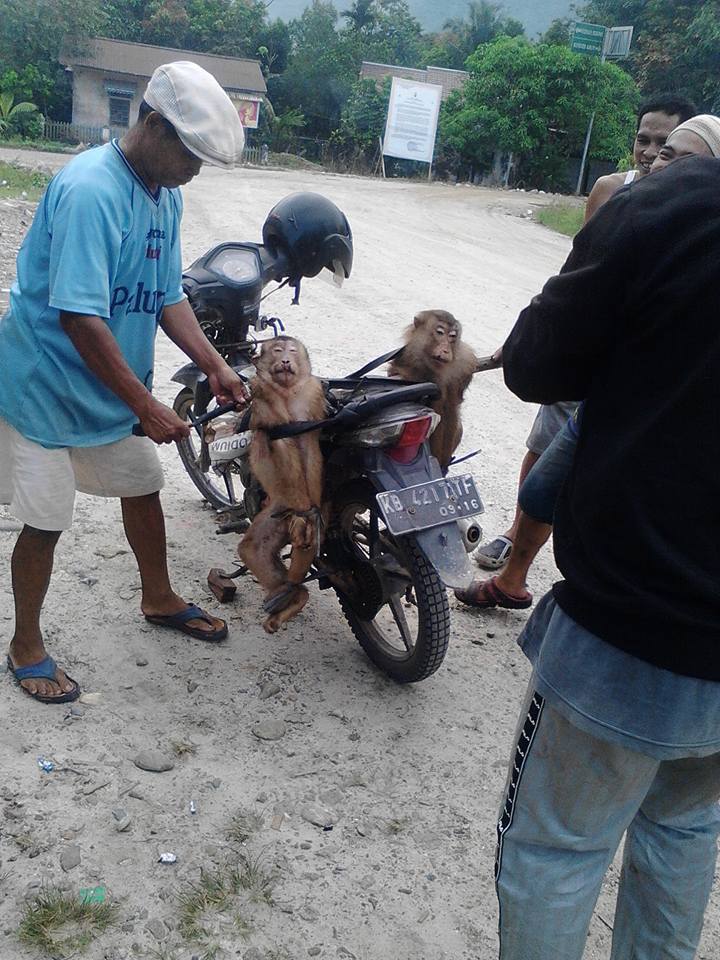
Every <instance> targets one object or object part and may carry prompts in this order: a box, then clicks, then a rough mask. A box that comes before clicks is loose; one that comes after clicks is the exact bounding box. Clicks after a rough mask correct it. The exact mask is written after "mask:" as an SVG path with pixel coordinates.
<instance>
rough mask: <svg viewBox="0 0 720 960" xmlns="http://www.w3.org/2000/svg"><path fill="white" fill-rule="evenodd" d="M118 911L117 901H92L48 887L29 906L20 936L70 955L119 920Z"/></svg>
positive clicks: (56, 953)
mask: <svg viewBox="0 0 720 960" xmlns="http://www.w3.org/2000/svg"><path fill="white" fill-rule="evenodd" d="M116 912H117V908H116V907H115V905H114V904H110V903H90V902H88V901H87V900H81V899H80V898H79V897H78V896H77V895H72V894H68V893H63V892H62V891H61V890H58V889H55V888H52V887H48V888H47V889H46V890H43V892H42V893H40V894H39V896H37V897H36V898H35V899H34V900H33V901H32V902H31V903H29V904H28V905H27V906H26V907H25V911H24V914H23V918H22V920H21V922H20V927H19V929H18V937H19V939H20V942H21V943H25V944H28V945H29V946H32V947H36V948H38V949H40V950H43V951H44V952H45V953H47V954H49V955H50V956H51V957H67V956H70V955H71V954H73V953H77V952H80V951H83V950H85V949H86V948H87V947H88V946H89V945H90V944H91V943H92V941H93V940H94V939H95V938H96V937H97V936H99V934H101V933H102V932H103V931H104V930H106V929H107V928H108V927H109V926H110V925H111V924H112V923H113V922H114V921H115V918H116Z"/></svg>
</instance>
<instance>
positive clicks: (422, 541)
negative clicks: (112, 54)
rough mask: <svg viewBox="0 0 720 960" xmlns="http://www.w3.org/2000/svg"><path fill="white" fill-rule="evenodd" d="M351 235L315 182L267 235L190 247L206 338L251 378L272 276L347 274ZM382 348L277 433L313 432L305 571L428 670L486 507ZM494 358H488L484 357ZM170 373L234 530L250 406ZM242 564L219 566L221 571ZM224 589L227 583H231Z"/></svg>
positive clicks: (273, 321)
mask: <svg viewBox="0 0 720 960" xmlns="http://www.w3.org/2000/svg"><path fill="white" fill-rule="evenodd" d="M351 266H352V235H351V233H350V228H349V225H348V224H347V221H346V219H345V217H344V215H343V214H342V213H341V212H340V211H339V210H338V209H337V207H335V206H334V205H333V204H331V203H330V201H328V200H326V199H325V198H323V197H320V196H319V195H315V194H297V195H293V196H292V197H289V198H286V199H285V200H284V201H281V203H280V204H278V205H277V206H276V207H274V208H273V210H272V211H271V212H270V214H269V216H268V219H267V220H266V222H265V225H264V227H263V243H261V244H259V243H222V244H220V245H218V246H216V247H213V248H212V249H211V250H209V251H208V252H207V253H206V254H204V255H203V256H202V257H200V258H199V259H198V260H196V261H195V262H194V263H193V264H192V265H191V266H190V267H189V268H188V270H187V271H186V272H185V273H184V275H183V287H184V289H185V292H186V294H187V296H188V300H189V302H190V304H191V306H192V308H193V310H194V312H195V315H196V316H197V318H198V321H199V323H200V325H201V327H202V329H203V331H204V333H205V335H206V336H207V337H208V339H209V340H210V341H211V342H212V343H213V344H214V346H215V347H216V348H217V349H218V351H219V352H220V353H221V354H222V355H223V357H224V358H225V359H226V360H227V361H228V363H230V365H231V366H232V367H233V368H234V369H235V370H236V371H237V373H238V374H239V375H240V376H241V377H242V378H244V379H246V380H248V381H251V379H252V377H253V375H254V372H255V371H254V367H253V365H252V362H251V358H252V355H253V353H254V351H255V348H256V340H255V338H254V337H253V336H250V334H249V330H250V327H251V326H252V327H253V328H254V330H255V332H256V333H262V332H265V331H267V330H268V329H269V328H272V329H273V330H274V332H275V333H277V332H278V330H279V329H284V327H283V326H282V324H281V321H279V320H278V319H277V318H270V319H268V318H267V317H265V316H262V315H261V314H260V305H261V297H262V291H263V289H264V288H265V286H266V285H267V284H268V283H269V282H271V281H273V280H274V281H277V282H279V283H280V284H281V285H282V286H284V285H287V284H289V285H292V286H294V287H295V301H297V299H298V297H299V292H300V282H301V279H302V278H303V277H307V276H316V275H317V273H319V272H320V270H322V269H323V268H328V269H330V270H331V271H332V272H333V273H334V274H335V276H336V277H338V276H339V277H340V278H341V279H345V278H347V277H348V276H349V275H350V269H351ZM387 359H389V356H386V357H381V358H378V360H377V361H374V362H373V363H370V364H367V365H366V366H365V367H363V368H361V369H360V370H359V371H356V372H355V373H354V374H351V375H349V376H347V377H342V378H337V379H327V380H324V381H323V385H324V387H325V393H326V398H327V406H328V416H327V417H326V419H325V420H323V421H321V422H319V423H300V424H286V425H282V426H279V427H276V428H273V432H272V436H274V437H277V438H279V437H287V436H297V435H298V434H299V433H302V432H305V431H309V430H320V431H321V437H320V440H321V449H322V452H323V457H324V465H325V491H324V503H325V508H326V513H327V526H326V528H325V530H324V536H323V543H322V547H321V550H320V553H319V555H318V557H317V558H316V560H315V563H314V566H313V569H312V572H311V574H310V575H309V577H308V581H310V580H315V581H317V582H318V585H319V587H320V589H333V590H334V591H335V593H336V594H337V597H338V600H339V602H340V606H341V609H342V611H343V614H344V616H345V618H346V620H347V622H348V624H349V626H350V629H351V630H352V632H353V634H354V635H355V637H356V639H357V640H358V642H359V643H360V645H361V646H362V647H363V649H364V650H365V652H366V654H367V655H368V657H369V658H370V659H371V660H372V661H373V663H375V664H376V666H378V667H379V668H380V669H381V670H383V671H384V672H385V673H386V674H387V675H388V676H390V677H392V678H393V679H395V680H396V681H398V682H400V683H409V682H417V681H420V680H423V679H425V678H427V677H429V676H430V675H431V674H433V673H434V672H435V671H436V670H437V669H438V667H439V666H440V664H441V663H442V661H443V658H444V656H445V653H446V650H447V647H448V642H449V637H450V609H449V604H448V599H447V593H446V587H452V588H463V587H466V586H467V585H468V584H469V583H470V581H471V580H472V578H473V572H472V569H471V567H470V564H469V562H468V557H467V553H468V551H469V550H470V549H472V548H473V547H474V546H475V545H476V543H477V542H478V541H479V539H480V537H481V531H480V528H479V527H478V525H477V522H476V521H475V517H477V516H478V515H479V514H481V513H482V512H483V510H484V508H483V504H482V500H481V498H480V495H479V493H478V491H477V489H476V486H475V482H474V480H473V478H472V477H471V476H470V475H469V474H461V475H459V476H443V473H442V471H441V469H440V466H439V464H438V462H437V461H436V460H435V458H434V457H433V456H432V455H431V454H430V452H429V449H428V444H427V440H428V437H429V436H430V434H431V433H432V430H433V429H434V428H435V426H436V425H437V422H438V420H439V417H438V415H437V414H436V413H435V412H434V411H433V410H432V408H431V407H430V406H429V404H430V402H431V401H432V399H433V398H434V397H436V396H437V394H438V388H437V386H436V385H435V384H434V383H421V384H415V383H412V384H411V383H404V382H403V381H400V380H390V379H388V378H386V377H378V376H372V375H369V374H370V373H371V371H372V370H373V369H376V368H377V366H379V365H380V364H381V363H382V362H384V361H385V360H387ZM493 365H494V364H492V363H491V362H490V361H489V360H488V363H487V364H486V368H487V369H491V368H492V366H493ZM173 380H174V381H176V382H178V383H180V384H181V385H182V389H181V391H180V392H179V394H178V395H177V397H176V399H175V403H174V409H175V411H176V412H177V413H178V415H179V416H180V417H182V418H183V419H185V420H188V421H189V422H190V423H191V424H192V425H193V427H194V429H193V430H191V435H190V437H189V438H187V439H185V440H182V441H180V442H179V443H178V444H177V447H178V452H179V455H180V458H181V460H182V462H183V465H184V467H185V469H186V471H187V473H188V475H189V476H190V478H191V479H192V481H193V483H194V484H195V486H196V487H197V488H198V490H199V491H200V493H201V494H202V495H203V497H204V498H205V499H206V500H207V501H208V503H210V504H211V505H212V506H213V507H215V508H216V509H218V510H221V511H224V512H225V513H226V514H228V515H229V516H230V518H231V519H230V522H229V523H228V524H226V525H225V529H226V530H229V529H242V528H243V525H245V526H247V524H248V522H249V521H252V519H253V518H254V517H255V516H256V515H257V513H258V512H259V511H260V509H261V504H262V501H263V498H264V494H263V491H262V490H261V489H260V487H259V485H258V483H257V481H256V479H255V478H254V477H253V475H252V472H251V470H250V461H249V456H248V450H249V445H250V440H251V436H252V435H251V432H250V431H249V430H248V422H249V411H245V412H244V413H242V414H239V413H237V412H233V411H232V410H230V409H229V408H215V407H214V399H213V397H212V395H211V393H210V390H209V387H208V383H207V380H206V378H205V376H204V375H203V374H202V372H201V371H200V370H199V369H198V368H197V367H196V366H195V365H194V364H192V363H188V364H186V365H185V366H183V367H182V368H181V369H179V370H178V371H177V372H176V373H175V375H174V376H173ZM242 572H244V569H243V568H239V569H238V570H236V571H234V572H233V573H231V574H223V575H222V577H223V578H224V582H225V583H226V584H227V583H228V582H229V581H230V580H231V578H234V577H235V576H238V575H240V574H241V573H242ZM231 592H232V591H231Z"/></svg>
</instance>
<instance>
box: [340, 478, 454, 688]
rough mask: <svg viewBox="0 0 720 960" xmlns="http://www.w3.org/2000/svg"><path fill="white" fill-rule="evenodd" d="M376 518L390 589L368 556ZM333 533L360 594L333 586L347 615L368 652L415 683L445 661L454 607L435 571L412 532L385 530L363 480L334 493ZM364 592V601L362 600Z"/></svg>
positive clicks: (393, 674) (390, 671)
mask: <svg viewBox="0 0 720 960" xmlns="http://www.w3.org/2000/svg"><path fill="white" fill-rule="evenodd" d="M373 524H377V529H378V532H379V538H380V543H381V549H382V553H383V555H384V558H385V565H386V566H387V567H388V569H389V571H390V582H391V583H392V581H393V580H395V586H394V587H393V588H392V589H391V590H390V591H388V588H387V583H386V584H385V586H383V583H382V580H383V577H385V578H386V579H387V577H386V575H385V574H383V573H380V574H378V572H377V569H378V568H377V567H375V568H373V565H372V558H371V557H370V555H369V543H368V532H369V531H370V530H371V528H372V526H373ZM329 533H330V538H331V539H330V543H329V546H330V548H331V549H332V550H333V551H334V553H335V557H336V558H342V559H341V564H342V565H343V566H345V565H347V567H349V568H350V571H351V575H353V576H354V578H355V582H356V584H357V585H358V592H357V594H356V596H355V597H353V596H351V595H350V593H348V592H345V591H343V590H342V589H341V588H340V587H339V586H335V585H334V589H335V592H336V593H337V596H338V600H339V601H340V606H341V608H342V611H343V614H344V616H345V619H346V620H347V622H348V624H349V626H350V629H351V630H352V632H353V634H354V636H355V638H356V639H357V641H358V643H359V644H360V646H361V647H362V648H363V650H364V651H365V653H366V654H367V656H368V657H369V658H370V660H372V662H373V663H374V664H375V665H376V666H377V667H379V668H380V669H381V670H382V671H383V672H384V673H386V674H387V675H388V676H389V677H391V678H392V679H393V680H396V681H397V682H398V683H417V682H419V681H420V680H425V679H426V678H427V677H429V676H431V675H432V674H433V673H435V671H436V670H437V669H438V668H439V666H440V664H441V663H442V661H443V659H444V657H445V653H446V651H447V648H448V643H449V641H450V606H449V604H448V599H447V592H446V590H445V587H444V586H443V583H442V581H441V580H440V577H439V576H438V574H437V571H436V570H435V568H434V567H433V566H432V564H431V563H430V562H429V561H428V559H427V558H426V557H425V555H424V553H423V552H422V551H421V550H420V548H419V547H418V545H417V541H416V539H415V537H414V536H412V535H408V536H404V537H397V538H396V537H393V536H392V535H391V534H390V533H389V532H388V531H387V530H386V529H385V527H384V524H383V522H382V517H381V516H380V514H379V511H378V508H377V504H376V501H375V491H374V490H373V488H372V486H371V485H370V484H367V483H365V482H362V481H361V482H358V483H351V484H348V486H347V487H345V488H343V489H341V490H340V491H339V492H338V494H337V495H336V497H335V498H334V500H333V503H332V514H331V524H330V531H329ZM343 561H344V562H343ZM393 567H395V570H393ZM353 571H354V572H353ZM331 579H332V578H331ZM374 590H375V591H377V597H376V602H375V604H374V606H373V605H372V600H371V599H370V600H369V599H368V598H372V595H373V591H374ZM388 593H389V596H388ZM360 596H362V597H363V598H364V603H359V602H358V599H359V597H360ZM368 604H370V608H369V609H368ZM363 605H364V606H365V609H363ZM406 611H407V613H406ZM411 611H412V614H411ZM408 616H410V620H408Z"/></svg>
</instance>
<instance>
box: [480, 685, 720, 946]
mask: <svg viewBox="0 0 720 960" xmlns="http://www.w3.org/2000/svg"><path fill="white" fill-rule="evenodd" d="M719 798H720V753H715V754H712V755H710V756H707V757H692V758H687V759H680V760H666V761H661V760H657V759H654V758H652V757H649V756H646V755H645V754H642V753H639V752H636V751H634V750H630V749H627V748H626V747H622V746H620V745H618V744H614V743H610V742H607V741H604V740H599V739H597V738H595V737H593V736H591V735H590V734H588V733H585V732H583V731H581V730H579V729H578V728H577V727H575V726H573V725H572V724H571V723H569V722H568V721H567V720H565V719H564V718H563V717H562V715H561V714H560V713H558V712H557V711H556V710H554V709H553V708H552V707H551V706H550V705H549V704H548V703H547V702H545V701H544V700H543V698H542V697H541V696H540V695H539V694H537V693H535V691H534V687H533V682H532V680H531V683H530V688H529V695H528V701H527V705H526V710H525V711H523V714H522V716H521V721H520V728H519V732H518V739H517V747H516V751H515V754H514V756H513V760H512V763H511V766H510V773H509V777H508V785H507V792H506V797H505V801H504V804H503V808H502V811H501V815H500V820H499V823H498V850H497V859H496V871H495V872H496V886H497V894H498V900H499V903H500V958H501V960H580V958H581V957H582V955H583V950H584V949H585V942H586V937H587V931H588V927H589V924H590V920H591V917H592V913H593V909H594V906H595V902H596V900H597V897H598V894H599V892H600V886H601V883H602V879H603V876H604V875H605V871H606V870H607V868H608V866H609V865H610V863H611V861H612V859H613V857H614V855H615V852H616V850H617V848H618V846H619V844H620V841H621V839H622V836H623V834H624V833H626V832H627V836H626V840H625V853H624V860H623V869H622V876H621V880H620V889H619V892H618V901H617V909H616V913H615V924H614V933H613V945H612V954H611V960H692V958H693V957H694V956H695V952H696V950H697V946H698V942H699V940H700V934H701V930H702V925H703V917H704V913H705V908H706V905H707V901H708V898H709V896H710V890H711V887H712V883H713V876H714V871H715V861H716V858H717V838H718V835H719V834H720V806H718V799H719Z"/></svg>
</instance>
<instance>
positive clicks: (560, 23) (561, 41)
mask: <svg viewBox="0 0 720 960" xmlns="http://www.w3.org/2000/svg"><path fill="white" fill-rule="evenodd" d="M571 24H572V21H571V20H570V18H569V17H563V18H562V19H557V20H553V22H552V23H551V24H550V26H549V27H548V28H547V30H546V31H545V33H544V34H543V35H542V37H541V38H540V43H547V44H550V45H551V46H553V45H555V46H560V47H562V46H565V45H566V44H568V43H570V27H571Z"/></svg>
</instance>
